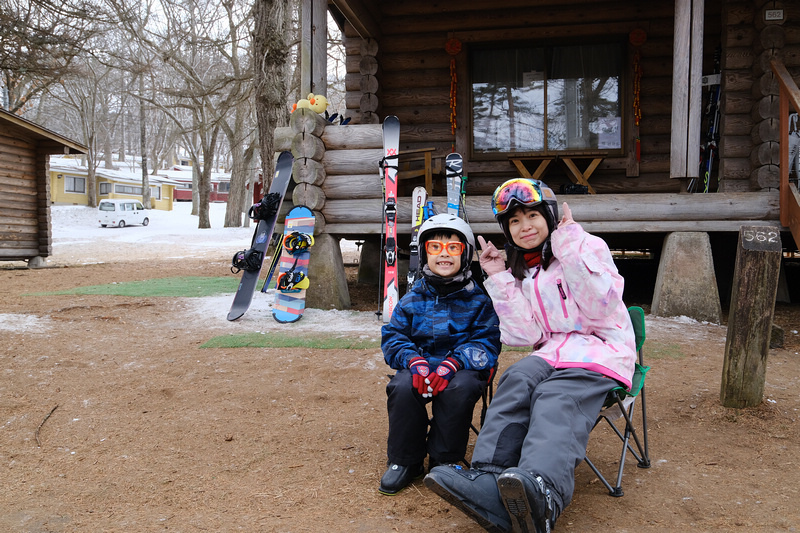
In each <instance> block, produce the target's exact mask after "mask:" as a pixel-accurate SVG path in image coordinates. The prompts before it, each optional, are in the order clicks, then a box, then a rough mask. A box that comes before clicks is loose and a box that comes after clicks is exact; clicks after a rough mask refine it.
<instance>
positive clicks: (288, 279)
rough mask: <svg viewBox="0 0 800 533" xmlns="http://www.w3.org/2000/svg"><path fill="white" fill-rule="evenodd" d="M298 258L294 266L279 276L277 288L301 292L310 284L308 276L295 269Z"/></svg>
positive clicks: (284, 290)
mask: <svg viewBox="0 0 800 533" xmlns="http://www.w3.org/2000/svg"><path fill="white" fill-rule="evenodd" d="M296 265H297V260H295V264H294V265H292V268H291V269H289V270H288V271H287V272H285V273H283V274H281V275H280V276H278V284H277V289H278V290H279V291H281V292H299V291H301V290H302V289H307V288H308V286H309V284H310V283H309V281H308V276H306V275H305V274H303V273H302V272H298V271H297V270H295V269H294V267H295V266H296Z"/></svg>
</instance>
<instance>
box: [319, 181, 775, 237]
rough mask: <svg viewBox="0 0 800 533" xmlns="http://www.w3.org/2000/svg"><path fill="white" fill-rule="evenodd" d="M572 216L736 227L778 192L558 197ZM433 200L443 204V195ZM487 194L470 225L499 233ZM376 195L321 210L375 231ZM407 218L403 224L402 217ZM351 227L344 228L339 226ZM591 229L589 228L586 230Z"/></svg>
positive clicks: (617, 224) (599, 224) (639, 227)
mask: <svg viewBox="0 0 800 533" xmlns="http://www.w3.org/2000/svg"><path fill="white" fill-rule="evenodd" d="M559 200H560V201H566V202H567V203H568V204H569V206H570V208H571V210H572V214H573V217H574V218H575V220H576V221H577V222H580V223H581V225H583V226H584V227H585V228H586V229H587V231H602V232H606V233H611V232H648V231H738V227H739V225H742V224H752V223H764V224H767V223H771V224H774V223H776V222H777V221H778V216H779V210H778V192H777V191H770V192H758V193H742V192H734V193H714V194H675V193H670V194H600V195H591V196H589V195H586V196H561V197H560V199H559ZM433 201H434V204H435V205H437V206H440V208H441V207H443V206H445V205H447V201H446V198H445V197H440V196H437V197H434V198H433ZM490 202H491V199H490V197H489V196H473V197H468V198H467V205H466V209H467V214H468V216H469V220H470V225H471V226H472V227H473V229H475V230H476V231H492V232H493V233H496V232H498V231H499V230H498V227H497V223H496V222H495V220H494V216H493V214H492V212H491V208H490ZM381 207H382V202H381V200H380V199H366V200H334V199H329V200H328V201H327V202H326V203H325V207H324V209H323V211H322V212H323V214H324V216H325V219H326V220H327V222H328V227H329V229H328V231H329V232H330V233H356V234H358V233H367V234H372V233H380V226H381V219H382V208H381ZM397 216H398V224H397V227H398V228H399V230H400V232H401V233H404V232H407V231H408V228H407V226H410V220H411V198H406V197H402V198H399V199H398V213H397ZM406 220H408V221H409V224H404V223H403V221H406ZM346 227H352V228H353V229H352V230H347V231H345V229H344V228H346ZM589 228H593V229H589Z"/></svg>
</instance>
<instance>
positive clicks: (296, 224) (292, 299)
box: [272, 206, 314, 323]
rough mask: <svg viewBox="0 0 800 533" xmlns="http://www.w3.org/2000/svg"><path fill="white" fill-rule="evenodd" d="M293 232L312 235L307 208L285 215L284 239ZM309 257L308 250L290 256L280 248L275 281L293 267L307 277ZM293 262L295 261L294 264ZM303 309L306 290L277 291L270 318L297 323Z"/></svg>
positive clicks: (311, 223) (312, 216) (311, 222)
mask: <svg viewBox="0 0 800 533" xmlns="http://www.w3.org/2000/svg"><path fill="white" fill-rule="evenodd" d="M295 231H298V232H300V233H306V234H308V235H313V234H314V214H313V213H312V212H311V210H310V209H308V208H307V207H303V206H298V207H294V208H292V210H291V211H289V214H288V215H286V224H285V225H284V230H283V235H284V237H285V236H287V235H290V234H291V233H292V232H295ZM310 255H311V254H310V253H309V251H308V250H305V251H303V252H300V253H298V254H297V255H292V254H290V253H289V252H288V251H286V249H285V248H281V259H280V263H279V264H278V269H279V270H278V275H277V277H276V279H279V278H280V277H281V275H283V274H286V273H287V272H289V271H290V270H291V269H292V267H293V266H294V269H295V271H297V272H302V273H303V274H305V275H308V260H309V257H310ZM295 260H296V261H297V262H296V263H295ZM305 308H306V289H299V290H294V291H287V292H283V291H277V293H276V297H275V305H274V306H273V307H272V317H273V318H274V319H275V320H277V321H278V322H282V323H289V322H297V321H298V320H300V319H301V318H302V316H303V311H305Z"/></svg>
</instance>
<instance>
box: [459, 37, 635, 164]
mask: <svg viewBox="0 0 800 533" xmlns="http://www.w3.org/2000/svg"><path fill="white" fill-rule="evenodd" d="M623 52H624V49H623V46H622V45H621V44H618V43H613V44H611V43H606V44H586V45H575V46H546V47H545V46H542V47H516V48H499V47H496V48H475V49H473V50H471V53H470V72H471V76H472V80H471V86H470V89H471V90H470V92H471V104H472V151H473V154H474V155H479V154H513V153H518V152H526V153H530V152H534V153H544V154H546V153H558V152H560V151H569V152H580V151H598V150H603V151H618V152H621V150H622V139H623V136H622V91H621V78H622V70H623V57H624V56H623Z"/></svg>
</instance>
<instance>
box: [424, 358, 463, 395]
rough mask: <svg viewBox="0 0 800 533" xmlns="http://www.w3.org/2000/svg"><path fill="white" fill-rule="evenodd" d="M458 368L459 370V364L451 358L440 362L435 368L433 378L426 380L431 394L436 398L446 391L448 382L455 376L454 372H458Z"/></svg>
mask: <svg viewBox="0 0 800 533" xmlns="http://www.w3.org/2000/svg"><path fill="white" fill-rule="evenodd" d="M459 368H461V363H459V362H458V361H456V360H455V359H453V358H452V357H448V358H447V359H445V360H444V361H442V362H441V363H440V364H439V366H438V367H437V368H436V372H434V374H433V377H431V378H430V379H429V380H428V381H429V383H430V387H428V390H430V392H431V394H433V395H434V396H436V395H437V394H439V393H440V392H442V391H443V390H444V389H446V388H447V386H448V385H449V384H450V380H451V379H453V376H455V375H456V372H458V369H459Z"/></svg>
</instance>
